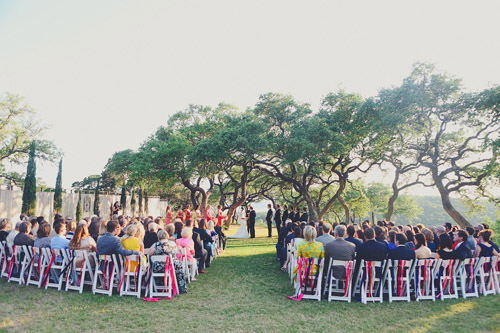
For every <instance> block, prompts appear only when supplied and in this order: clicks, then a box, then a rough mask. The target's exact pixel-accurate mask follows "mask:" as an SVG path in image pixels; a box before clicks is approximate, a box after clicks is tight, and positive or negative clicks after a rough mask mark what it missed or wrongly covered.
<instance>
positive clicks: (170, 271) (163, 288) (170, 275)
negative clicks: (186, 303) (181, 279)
mask: <svg viewBox="0 0 500 333" xmlns="http://www.w3.org/2000/svg"><path fill="white" fill-rule="evenodd" d="M155 262H163V263H165V270H164V271H163V272H156V273H155V272H154V270H153V267H154V263H155ZM149 263H150V265H151V275H150V280H149V287H148V293H149V297H174V296H175V291H176V290H177V278H176V276H175V268H174V262H173V259H172V256H171V255H156V256H150V257H149Z"/></svg>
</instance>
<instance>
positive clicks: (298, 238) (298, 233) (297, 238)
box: [291, 227, 324, 251]
mask: <svg viewBox="0 0 500 333" xmlns="http://www.w3.org/2000/svg"><path fill="white" fill-rule="evenodd" d="M293 235H294V238H293V239H292V240H291V244H292V245H293V246H294V247H295V251H298V250H299V244H300V243H302V242H303V241H304V238H303V237H302V229H301V228H300V227H295V228H293ZM323 247H324V245H323Z"/></svg>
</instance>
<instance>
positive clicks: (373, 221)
mask: <svg viewBox="0 0 500 333" xmlns="http://www.w3.org/2000/svg"><path fill="white" fill-rule="evenodd" d="M372 225H375V211H373V210H372Z"/></svg>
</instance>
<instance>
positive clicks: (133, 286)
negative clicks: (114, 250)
mask: <svg viewBox="0 0 500 333" xmlns="http://www.w3.org/2000/svg"><path fill="white" fill-rule="evenodd" d="M122 262H123V266H122V267H121V269H120V271H121V277H120V284H119V286H118V290H119V291H120V296H123V295H128V296H137V298H141V291H142V275H143V265H144V264H145V263H144V259H143V255H142V254H141V255H137V254H134V255H130V256H122ZM132 279H133V282H134V283H131V280H132Z"/></svg>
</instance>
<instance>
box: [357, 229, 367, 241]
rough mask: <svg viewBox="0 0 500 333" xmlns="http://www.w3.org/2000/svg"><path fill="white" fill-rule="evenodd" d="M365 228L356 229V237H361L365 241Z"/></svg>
mask: <svg viewBox="0 0 500 333" xmlns="http://www.w3.org/2000/svg"><path fill="white" fill-rule="evenodd" d="M364 230H365V229H359V230H356V237H357V238H358V239H360V240H361V241H364V239H365V232H364Z"/></svg>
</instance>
